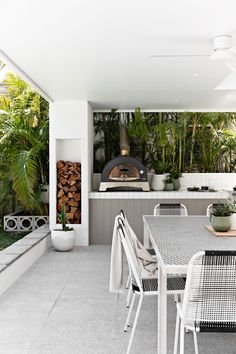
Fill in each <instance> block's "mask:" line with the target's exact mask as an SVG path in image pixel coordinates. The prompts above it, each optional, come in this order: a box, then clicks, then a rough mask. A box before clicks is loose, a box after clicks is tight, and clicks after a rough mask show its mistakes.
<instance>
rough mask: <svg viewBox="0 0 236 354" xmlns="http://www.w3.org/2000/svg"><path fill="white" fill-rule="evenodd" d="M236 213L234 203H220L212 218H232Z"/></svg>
mask: <svg viewBox="0 0 236 354" xmlns="http://www.w3.org/2000/svg"><path fill="white" fill-rule="evenodd" d="M234 211H235V205H234V204H233V203H230V202H227V203H218V204H217V205H215V206H214V207H213V209H212V211H211V216H212V215H214V216H230V215H231V214H233V212H234Z"/></svg>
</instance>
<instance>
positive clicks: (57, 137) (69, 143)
mask: <svg viewBox="0 0 236 354" xmlns="http://www.w3.org/2000/svg"><path fill="white" fill-rule="evenodd" d="M92 149H93V112H92V109H91V107H90V105H89V103H88V102H87V101H57V102H53V103H51V104H50V229H53V228H55V227H56V226H57V225H56V214H57V210H56V200H57V198H56V194H57V174H56V163H57V161H58V160H60V159H62V160H68V161H79V162H81V220H82V222H81V224H80V225H73V227H74V228H75V230H76V244H77V245H88V244H89V199H88V193H89V192H90V191H91V178H92V167H93V166H92V161H93V160H92V157H93V150H92Z"/></svg>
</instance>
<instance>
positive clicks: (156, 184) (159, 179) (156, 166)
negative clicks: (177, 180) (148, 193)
mask: <svg viewBox="0 0 236 354" xmlns="http://www.w3.org/2000/svg"><path fill="white" fill-rule="evenodd" d="M152 168H153V170H154V172H155V174H154V175H153V176H152V189H153V190H154V191H163V190H164V189H165V182H164V180H165V174H164V173H165V169H166V164H165V163H163V162H162V161H153V163H152Z"/></svg>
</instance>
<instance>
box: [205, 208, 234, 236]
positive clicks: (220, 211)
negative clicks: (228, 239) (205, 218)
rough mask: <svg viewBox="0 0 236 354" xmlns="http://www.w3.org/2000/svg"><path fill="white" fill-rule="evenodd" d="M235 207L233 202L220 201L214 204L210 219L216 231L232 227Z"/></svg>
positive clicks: (223, 230) (224, 230)
mask: <svg viewBox="0 0 236 354" xmlns="http://www.w3.org/2000/svg"><path fill="white" fill-rule="evenodd" d="M234 210H235V207H234V205H233V204H232V203H230V202H227V203H218V204H217V205H215V206H213V209H212V211H211V214H210V221H211V224H212V227H213V229H214V230H215V231H219V232H226V231H228V230H229V229H230V228H231V215H232V214H233V212H234Z"/></svg>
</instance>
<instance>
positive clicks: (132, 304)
mask: <svg viewBox="0 0 236 354" xmlns="http://www.w3.org/2000/svg"><path fill="white" fill-rule="evenodd" d="M134 300H135V293H133V297H132V301H131V305H130V309H129V312H128V315H127V319H126V322H125V327H124V332H127V327H128V326H129V323H130V316H131V313H132V310H133V307H134Z"/></svg>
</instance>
